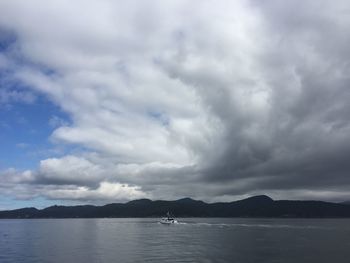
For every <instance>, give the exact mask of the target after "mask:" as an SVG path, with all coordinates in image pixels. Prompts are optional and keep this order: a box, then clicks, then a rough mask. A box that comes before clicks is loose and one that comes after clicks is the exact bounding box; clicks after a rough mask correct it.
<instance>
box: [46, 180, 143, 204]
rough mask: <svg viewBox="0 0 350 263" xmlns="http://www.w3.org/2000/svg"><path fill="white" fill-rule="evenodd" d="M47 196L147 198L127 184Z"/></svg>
mask: <svg viewBox="0 0 350 263" xmlns="http://www.w3.org/2000/svg"><path fill="white" fill-rule="evenodd" d="M45 195H46V196H47V197H48V198H51V199H69V200H91V201H93V200H108V201H115V200H118V201H125V200H134V199H140V198H144V197H147V195H146V194H145V193H143V192H142V191H140V189H139V188H138V187H135V186H129V185H127V184H119V183H108V182H102V183H101V184H100V186H99V187H98V188H97V189H89V188H87V187H84V186H79V187H71V188H68V189H67V188H65V189H55V190H50V191H48V192H47V193H45Z"/></svg>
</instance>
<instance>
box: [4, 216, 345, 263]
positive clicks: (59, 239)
mask: <svg viewBox="0 0 350 263" xmlns="http://www.w3.org/2000/svg"><path fill="white" fill-rule="evenodd" d="M181 222H183V223H181V224H178V225H171V226H167V225H161V224H159V223H157V220H156V219H42V220H41V219H37V220H0V262H1V263H6V262H16V263H17V262H74V263H83V262H84V263H85V262H254V263H263V262H269V263H272V262H293V263H295V262H298V263H299V262H307V263H310V262H317V263H320V262H327V263H328V262H350V220H348V219H335V220H334V219H327V220H318V219H317V220H315V219H292V220H291V219H225V218H215V219H214V218H212V219H208V218H195V219H182V220H181Z"/></svg>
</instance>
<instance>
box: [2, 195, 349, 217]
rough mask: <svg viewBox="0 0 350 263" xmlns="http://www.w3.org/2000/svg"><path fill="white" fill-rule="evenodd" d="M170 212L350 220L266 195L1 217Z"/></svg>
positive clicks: (335, 209)
mask: <svg viewBox="0 0 350 263" xmlns="http://www.w3.org/2000/svg"><path fill="white" fill-rule="evenodd" d="M167 211H170V212H171V213H172V214H174V215H175V216H176V217H300V218H333V217H350V205H348V204H342V203H340V204H339V203H330V202H322V201H288V200H279V201H274V200H272V199H271V198H270V197H268V196H265V195H260V196H254V197H250V198H247V199H243V200H239V201H234V202H228V203H224V202H221V203H211V204H208V203H205V202H203V201H198V200H193V199H191V198H183V199H179V200H176V201H162V200H158V201H152V200H149V199H140V200H134V201H130V202H128V203H114V204H107V205H104V206H93V205H82V206H50V207H47V208H44V209H41V210H39V209H36V208H22V209H16V210H9V211H0V218H104V217H160V216H163V215H164V214H165V213H166V212H167Z"/></svg>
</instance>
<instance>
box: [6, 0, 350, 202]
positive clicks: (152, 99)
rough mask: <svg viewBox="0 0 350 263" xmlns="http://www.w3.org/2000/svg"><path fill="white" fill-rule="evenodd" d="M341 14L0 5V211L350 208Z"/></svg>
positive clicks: (349, 117)
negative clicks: (192, 202) (248, 200)
mask: <svg viewBox="0 0 350 263" xmlns="http://www.w3.org/2000/svg"><path fill="white" fill-rule="evenodd" d="M349 43H350V4H349V2H348V1H346V0H344V1H342V0H336V1H326V0H321V1H319V0H306V1H304V0H303V1H302V0H296V1H278V0H263V1H260V0H240V1H230V0H227V1H224V0H219V1H211V0H204V1H203V0H187V1H185V0H174V1H164V0H159V1H156V0H155V1H152V0H144V1H137V0H131V1H112V0H102V1H97V0H84V1H83V0H81V1H68V0H52V1H44V0H29V1H21V0H11V1H10V0H8V1H6V0H3V1H0V209H7V208H16V207H21V206H37V207H43V206H47V205H51V204H54V203H59V204H76V203H96V204H101V203H108V202H125V201H127V200H131V199H138V198H150V199H177V198H182V197H185V196H186V197H187V196H189V197H192V198H196V199H202V200H205V201H209V202H213V201H229V200H230V201H231V200H237V199H239V198H244V197H247V196H251V195H255V194H268V195H270V196H271V197H273V198H276V199H284V198H288V199H317V200H331V201H343V200H350V123H349V121H350V48H349Z"/></svg>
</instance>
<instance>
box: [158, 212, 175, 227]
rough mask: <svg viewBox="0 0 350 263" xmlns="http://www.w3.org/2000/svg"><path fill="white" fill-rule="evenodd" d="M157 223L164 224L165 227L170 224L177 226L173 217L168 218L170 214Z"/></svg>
mask: <svg viewBox="0 0 350 263" xmlns="http://www.w3.org/2000/svg"><path fill="white" fill-rule="evenodd" d="M159 223H161V224H165V225H170V224H177V220H176V219H175V218H173V217H171V216H170V213H169V212H168V213H167V214H166V217H163V218H162V219H161V220H160V221H159Z"/></svg>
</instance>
